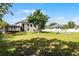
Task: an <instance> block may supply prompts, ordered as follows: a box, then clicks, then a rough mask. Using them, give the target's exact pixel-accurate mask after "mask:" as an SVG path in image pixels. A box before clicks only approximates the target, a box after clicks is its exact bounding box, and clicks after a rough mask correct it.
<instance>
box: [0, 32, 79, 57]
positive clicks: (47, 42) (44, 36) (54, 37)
mask: <svg viewBox="0 0 79 59" xmlns="http://www.w3.org/2000/svg"><path fill="white" fill-rule="evenodd" d="M56 42H57V43H56ZM53 43H54V44H53ZM52 44H53V45H52ZM0 47H1V48H0V55H16V56H17V55H32V54H33V55H35V54H36V53H37V52H38V51H39V50H40V52H38V54H40V55H44V54H45V55H46V54H47V55H78V56H79V33H55V32H54V33H31V32H24V33H23V32H18V33H12V34H8V33H6V34H5V40H2V41H0ZM50 50H51V52H50V53H49V51H50ZM41 53H42V54H41ZM43 53H44V54H43ZM38 54H37V55H38Z"/></svg>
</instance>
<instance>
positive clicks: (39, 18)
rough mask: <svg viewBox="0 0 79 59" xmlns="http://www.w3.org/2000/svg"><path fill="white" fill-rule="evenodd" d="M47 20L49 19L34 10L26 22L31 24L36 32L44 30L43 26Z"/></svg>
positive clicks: (39, 11)
mask: <svg viewBox="0 0 79 59" xmlns="http://www.w3.org/2000/svg"><path fill="white" fill-rule="evenodd" d="M48 19H49V17H48V16H47V15H44V14H43V13H42V12H41V10H40V9H38V10H36V11H35V12H34V13H33V14H31V15H30V16H28V22H29V23H33V24H34V26H35V27H36V29H37V31H38V32H39V31H41V30H42V29H44V28H45V24H46V22H47V21H48Z"/></svg>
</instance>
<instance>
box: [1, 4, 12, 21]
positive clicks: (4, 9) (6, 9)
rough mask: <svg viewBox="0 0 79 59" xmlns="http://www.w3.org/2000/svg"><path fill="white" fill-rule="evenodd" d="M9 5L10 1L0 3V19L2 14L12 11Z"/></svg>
mask: <svg viewBox="0 0 79 59" xmlns="http://www.w3.org/2000/svg"><path fill="white" fill-rule="evenodd" d="M10 7H12V4H11V3H0V20H2V18H3V16H4V15H5V14H7V13H11V14H12V15H13V13H12V12H11V11H10Z"/></svg>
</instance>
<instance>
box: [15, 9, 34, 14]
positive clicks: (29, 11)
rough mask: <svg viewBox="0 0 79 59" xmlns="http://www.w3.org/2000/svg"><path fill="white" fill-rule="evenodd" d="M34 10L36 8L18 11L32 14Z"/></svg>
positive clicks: (18, 12)
mask: <svg viewBox="0 0 79 59" xmlns="http://www.w3.org/2000/svg"><path fill="white" fill-rule="evenodd" d="M34 11H35V10H33V9H25V10H20V11H17V14H21V13H25V14H31V13H33V12H34Z"/></svg>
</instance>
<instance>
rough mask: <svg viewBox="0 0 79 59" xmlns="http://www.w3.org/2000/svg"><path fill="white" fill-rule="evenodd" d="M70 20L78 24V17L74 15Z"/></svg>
mask: <svg viewBox="0 0 79 59" xmlns="http://www.w3.org/2000/svg"><path fill="white" fill-rule="evenodd" d="M72 21H74V22H75V23H76V24H77V25H79V17H75V18H74V19H72Z"/></svg>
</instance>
